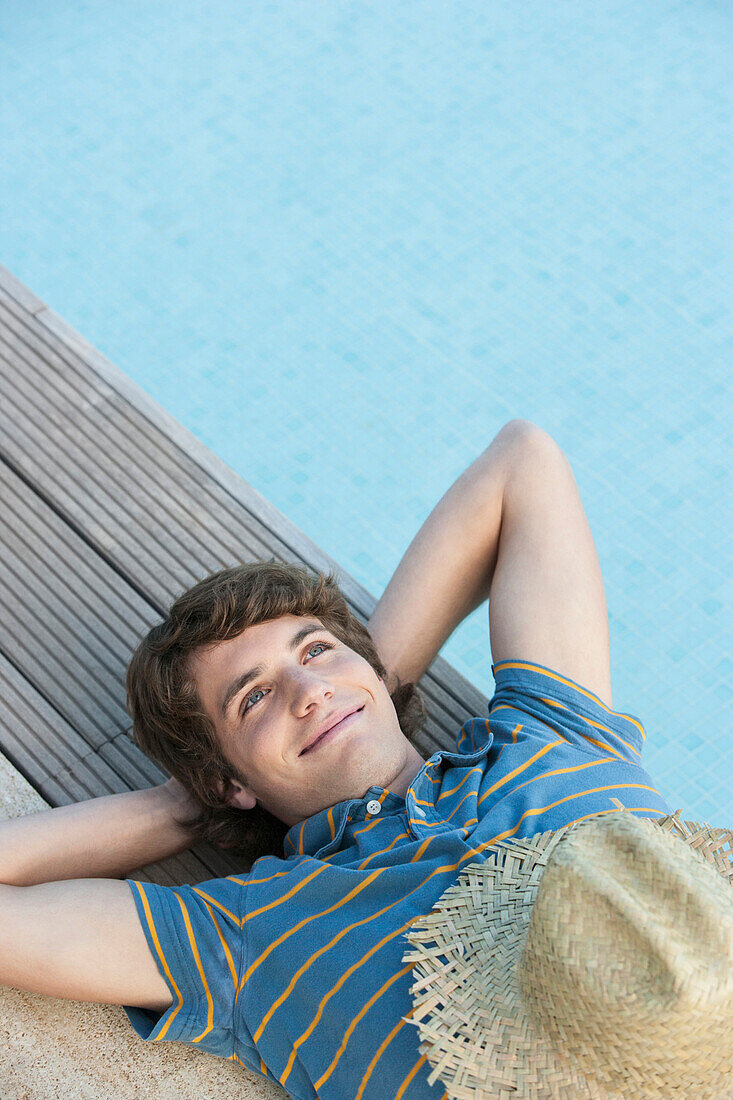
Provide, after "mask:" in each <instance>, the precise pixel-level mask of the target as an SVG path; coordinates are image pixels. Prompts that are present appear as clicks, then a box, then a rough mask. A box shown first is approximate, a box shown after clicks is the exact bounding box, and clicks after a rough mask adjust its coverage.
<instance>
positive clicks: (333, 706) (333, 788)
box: [189, 615, 424, 825]
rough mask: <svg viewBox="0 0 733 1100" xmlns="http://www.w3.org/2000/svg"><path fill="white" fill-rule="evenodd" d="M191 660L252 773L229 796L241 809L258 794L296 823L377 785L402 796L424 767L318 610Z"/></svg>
mask: <svg viewBox="0 0 733 1100" xmlns="http://www.w3.org/2000/svg"><path fill="white" fill-rule="evenodd" d="M306 631H307V636H306V633H305V632H306ZM301 635H302V636H301ZM189 668H190V671H191V673H192V675H193V676H194V678H195V680H196V685H197V689H198V694H199V698H200V699H201V703H202V704H203V707H204V710H205V711H206V713H207V714H208V715H209V717H210V718H211V720H212V721H213V723H214V727H215V729H216V731H217V735H218V738H219V742H220V744H221V747H222V750H223V752H224V755H225V756H226V758H227V759H228V760H229V761H230V762H231V763H232V764H233V765H234V766H235V767H236V768H237V769H238V771H239V772H240V773H241V774H242V775H243V776H244V777H245V778H246V785H244V786H241V785H239V784H238V785H237V787H236V791H235V794H234V795H233V796H232V798H231V800H230V801H231V803H232V805H236V806H238V807H239V808H241V809H251V808H252V807H253V806H254V805H255V803H256V802H257V803H259V804H260V805H261V806H263V807H264V808H265V809H266V810H269V811H270V813H272V814H274V815H275V816H276V817H278V818H279V819H280V820H281V821H283V822H285V824H286V825H295V824H297V822H299V821H302V820H303V819H304V818H307V817H310V816H311V815H312V814H315V813H317V812H318V811H319V810H323V809H325V808H326V807H328V806H333V805H334V804H335V803H337V802H342V801H344V800H346V799H349V798H363V797H364V794H365V792H366V791H367V790H368V789H369V787H372V786H380V787H388V788H389V789H390V791H392V792H393V793H394V794H399V795H402V796H404V794H405V792H406V790H407V788H408V786H409V784H410V782H411V781H412V779H414V777H415V776H416V775H417V773H418V771H419V770H420V768H421V767H422V764H423V762H424V761H423V758H422V757H421V756H420V755H419V753H418V752H417V751H416V750H415V749H414V748H413V747H412V745H411V744H410V742H409V741H408V740H407V738H406V737H405V736H404V734H403V733H402V730H401V729H400V726H399V722H398V721H397V714H396V712H395V709H394V704H393V703H392V700H391V698H390V696H389V692H388V690H387V687H386V685H385V684H384V682H383V681H382V680H381V678H380V677H378V676H377V674H376V672H375V671H374V669H373V668H372V666H371V665H370V664H369V662H368V661H366V660H365V659H364V658H363V657H360V656H359V655H358V653H355V652H354V650H353V649H349V647H348V646H347V645H345V644H344V643H343V642H340V641H339V640H338V638H337V637H336V635H335V634H332V633H331V632H330V631H328V630H326V629H325V628H324V627H323V626H322V625H321V623H320V622H319V620H318V619H316V618H315V617H314V616H311V615H307V616H299V615H297V616H296V615H284V616H282V617H281V618H279V619H272V620H270V621H269V622H266V623H258V624H257V625H256V626H250V627H247V629H246V630H245V631H243V632H242V633H241V634H239V635H238V636H237V637H235V638H230V639H229V640H228V641H226V642H216V643H213V644H211V645H209V646H204V647H202V648H201V649H199V650H197V651H196V652H195V653H194V654H193V656H192V658H191V660H190V664H189ZM248 672H252V676H251V679H248V681H247V683H246V684H245V683H243V682H242V678H243V676H244V675H245V674H246V673H248ZM357 710H358V711H359V713H356V714H354V716H353V717H351V718H348V719H347V720H346V721H345V722H344V723H343V724H342V725H339V726H338V728H336V729H334V730H333V731H332V732H330V733H329V734H328V736H325V737H322V738H321V739H320V740H318V741H317V743H315V742H316V740H317V739H318V738H319V735H320V733H321V731H322V730H323V729H324V728H325V727H328V726H332V725H333V723H334V722H335V721H336V720H337V718H338V717H339V716H340V715H342V714H344V713H346V712H350V711H357Z"/></svg>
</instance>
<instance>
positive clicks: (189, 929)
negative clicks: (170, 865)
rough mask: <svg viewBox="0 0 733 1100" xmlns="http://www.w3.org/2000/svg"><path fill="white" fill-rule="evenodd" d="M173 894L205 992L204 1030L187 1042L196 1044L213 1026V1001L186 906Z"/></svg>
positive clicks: (181, 899) (178, 895)
mask: <svg viewBox="0 0 733 1100" xmlns="http://www.w3.org/2000/svg"><path fill="white" fill-rule="evenodd" d="M173 893H174V894H175V896H176V898H177V899H178V904H179V905H180V907H181V912H182V913H183V921H184V924H185V925H186V933H187V935H188V942H189V944H190V945H191V953H192V955H193V957H194V961H195V962H196V969H197V970H198V972H199V977H200V979H201V984H202V985H203V987H204V990H205V991H206V1006H207V1007H206V1027H205V1028H204V1030H203V1031H202V1032H201V1034H200V1035H197V1036H196V1037H195V1038H193V1039H190V1040H189V1042H191V1043H198V1042H200V1041H201V1039H203V1038H204V1036H205V1035H208V1034H209V1032H210V1031H211V1029H212V1027H213V1026H214V1001H213V999H212V996H211V990H210V989H209V983H208V982H207V981H206V974H205V973H204V967H203V964H202V962H201V956H200V955H199V949H198V944H197V943H196V937H195V936H194V934H193V928H192V927H191V918H190V917H189V915H188V909H186V906H185V905H184V903H183V898H182V897H181V896H180V894H178V893H177V892H176V891H175V890H174V891H173Z"/></svg>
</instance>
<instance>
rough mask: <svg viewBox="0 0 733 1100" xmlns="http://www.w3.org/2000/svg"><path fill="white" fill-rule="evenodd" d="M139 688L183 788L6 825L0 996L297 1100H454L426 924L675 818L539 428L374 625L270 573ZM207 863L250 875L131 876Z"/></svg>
mask: <svg viewBox="0 0 733 1100" xmlns="http://www.w3.org/2000/svg"><path fill="white" fill-rule="evenodd" d="M486 599H488V601H489V626H490V646H491V655H492V660H493V664H492V672H493V675H494V679H495V682H496V690H495V693H494V695H493V698H492V699H491V703H490V705H489V712H488V715H484V716H480V717H475V718H471V719H469V720H468V721H466V722H465V723H464V725H463V726H462V727H461V729H460V730H457V731H456V743H455V747H454V748H453V749H452V750H451V751H445V750H441V751H438V752H435V753H433V755H432V756H430V758H429V759H427V760H426V759H424V757H423V756H422V755H421V754H420V752H418V751H417V749H416V747H415V745H414V743H413V739H414V737H415V735H416V733H417V732H418V731H419V730H420V728H421V725H422V723H423V721H424V708H423V705H422V701H421V698H420V696H419V694H418V691H417V689H416V687H415V685H416V684H417V682H418V681H419V680H420V677H421V676H422V675H423V673H424V672H425V671H426V669H427V668H428V666H429V665H430V663H431V662H432V660H433V659H434V657H435V656H436V655H437V653H438V652H439V650H440V648H441V646H442V645H443V644H444V642H445V641H446V639H447V638H448V637H449V636H450V635H451V634H452V632H453V631H454V630H455V628H456V627H457V626H458V624H459V623H460V622H462V621H463V619H464V618H465V617H466V616H467V615H469V614H470V613H471V612H472V611H474V610H475V609H476V608H477V607H478V606H479V605H480V604H481V603H482V602H483V601H485V600H486ZM127 687H128V706H129V709H130V712H131V715H132V717H133V722H134V735H135V738H136V740H137V742H138V744H139V745H140V747H141V748H142V749H143V751H145V752H146V753H147V754H148V755H149V756H150V757H152V758H154V759H155V760H156V761H157V762H158V763H159V764H160V765H161V766H162V767H164V768H165V769H166V770H167V771H168V772H169V773H170V775H171V777H172V778H171V780H169V781H168V782H167V783H165V784H163V785H161V786H160V787H156V788H152V789H150V790H147V791H137V792H131V793H129V794H123V795H112V796H108V797H105V798H101V799H92V800H90V801H88V802H86V803H80V804H77V805H75V806H66V807H61V808H58V809H54V810H49V811H48V812H46V813H43V814H36V815H31V816H29V817H27V818H23V819H19V820H17V821H15V822H7V823H5V824H4V825H0V841H4V846H3V845H2V844H0V849H1V850H2V865H0V872H1V873H0V881H2V883H3V884H4V885H2V886H0V917H2V920H1V921H0V925H1V926H2V932H0V982H2V983H3V984H6V985H12V986H17V987H20V988H23V989H28V990H32V991H35V992H41V993H45V994H48V995H51V996H57V997H68V998H72V999H74V1000H86V1001H97V1002H103V1003H115V1004H120V1005H122V1006H124V1009H125V1012H126V1013H127V1015H128V1017H129V1019H130V1021H131V1023H132V1026H133V1027H134V1028H135V1031H136V1032H137V1033H138V1035H140V1036H141V1037H142V1038H143V1039H146V1040H150V1041H153V1042H166V1041H171V1040H175V1041H179V1042H186V1043H190V1044H192V1045H193V1046H194V1047H196V1048H198V1049H200V1050H204V1051H207V1052H209V1053H211V1054H214V1055H217V1056H219V1057H221V1058H225V1059H229V1060H232V1061H234V1062H237V1063H241V1064H242V1065H244V1066H246V1067H248V1068H249V1069H251V1070H253V1071H255V1072H258V1073H261V1074H264V1075H266V1076H267V1077H268V1078H270V1079H273V1080H275V1081H278V1082H279V1083H280V1084H281V1085H282V1086H283V1088H284V1089H285V1091H286V1092H287V1093H288V1094H290V1095H291V1096H293V1097H296V1098H298V1100H306V1098H314V1097H320V1098H321V1100H331V1098H333V1100H347V1098H348V1100H351V1098H358V1100H385V1098H394V1100H398V1098H399V1100H425V1098H427V1097H435V1098H436V1100H440V1098H441V1097H443V1096H445V1095H446V1093H445V1087H444V1086H442V1085H441V1084H440V1082H439V1081H436V1082H435V1083H433V1084H430V1083H429V1081H428V1077H429V1072H430V1068H431V1067H430V1065H429V1064H427V1061H426V1056H425V1055H424V1054H421V1053H420V1050H419V1037H418V1033H417V1030H416V1028H415V1026H410V1018H411V1015H412V1012H413V1005H412V1000H411V996H410V987H411V984H412V982H413V980H414V979H413V977H412V974H411V969H410V965H409V963H408V964H407V965H405V964H404V962H403V955H404V954H405V949H406V940H405V934H406V933H407V932H408V931H409V930H410V928H411V926H412V925H413V924H414V923H415V922H416V921H417V920H419V919H420V918H421V917H424V916H425V914H429V913H430V912H431V910H432V909H433V906H434V905H435V903H436V902H437V901H438V899H439V898H440V897H441V895H443V894H444V892H445V891H446V890H447V889H448V887H450V886H451V884H453V883H455V882H456V880H457V878H458V876H459V875H460V873H461V870H462V868H464V867H465V866H466V865H467V864H468V863H470V862H475V861H477V860H481V859H482V853H486V852H487V849H489V848H490V846H491V845H492V844H496V842H497V841H498V840H505V839H507V838H521V837H529V836H532V835H533V834H535V833H541V832H545V831H547V830H557V829H561V828H564V827H566V826H568V825H570V824H572V823H575V822H580V821H583V820H584V819H586V818H588V817H590V816H592V815H596V814H599V813H609V814H611V813H618V812H619V811H620V810H621V809H624V810H627V811H631V813H633V814H636V815H640V816H642V817H653V818H659V817H660V816H664V815H667V814H668V813H669V812H670V811H669V807H668V806H667V804H666V803H665V801H664V799H663V798H662V797H661V795H660V794H659V792H658V791H657V790H656V788H655V785H654V783H653V782H652V780H651V779H650V777H649V776H648V774H647V773H646V772H645V771H644V769H643V768H642V766H641V763H640V754H641V751H642V746H643V742H644V739H645V733H644V729H643V726H642V724H641V722H640V721H639V720H638V719H637V718H635V717H633V716H632V715H629V714H623V713H620V712H617V711H614V710H613V709H612V707H613V703H612V698H611V682H610V657H609V632H608V618H607V610H606V602H605V596H604V589H603V581H602V577H601V571H600V567H599V563H598V559H597V555H596V552H595V548H594V543H593V539H592V535H591V532H590V529H589V526H588V522H587V519H586V516H585V513H584V510H583V507H582V504H581V501H580V498H579V494H578V490H577V486H576V483H575V479H574V477H573V473H572V470H571V467H570V464H569V462H568V460H567V458H566V457H565V455H564V453H563V452H562V451H561V449H560V448H559V447H558V446H557V444H556V443H555V442H554V440H553V439H552V438H551V437H550V436H549V435H548V434H547V433H546V432H545V431H543V430H542V429H541V428H539V427H538V426H537V425H535V424H533V423H531V422H529V421H526V420H513V421H510V422H509V423H508V424H506V425H505V426H504V427H503V428H502V429H501V431H500V432H499V433H498V435H497V436H496V437H495V438H494V440H493V441H492V443H491V444H490V445H489V446H488V447H487V448H486V450H485V451H483V452H482V453H481V454H480V455H479V457H478V458H477V459H476V460H475V461H474V462H473V463H472V465H470V466H469V467H468V468H467V469H466V470H465V471H464V473H463V474H462V475H461V476H460V477H459V478H458V480H457V481H456V482H455V484H454V485H453V486H451V488H450V489H449V490H448V491H447V492H446V493H445V495H444V496H443V497H442V499H441V500H440V501H439V502H438V504H437V505H436V507H435V509H434V510H433V512H432V513H431V514H430V516H429V517H428V519H427V520H426V521H425V523H424V525H423V526H422V528H421V529H420V530H419V532H418V533H417V535H416V537H415V538H414V540H413V542H412V543H411V544H410V546H409V548H408V550H407V552H406V554H405V556H404V558H403V559H402V561H401V562H400V564H399V566H398V568H397V570H396V572H395V574H394V576H393V578H392V580H391V581H390V583H389V585H388V586H387V588H386V590H385V592H384V594H383V596H382V598H381V599H380V601H379V603H378V605H377V607H376V609H375V611H374V614H373V615H372V617H371V619H370V620H369V622H368V624H367V627H366V628H365V627H364V626H363V625H362V624H361V623H360V622H359V621H358V620H357V619H356V618H355V616H354V615H353V614H352V613H351V612H350V610H349V608H348V607H347V604H346V602H345V600H344V598H343V596H342V594H341V592H340V591H339V589H338V587H337V585H336V584H335V581H334V578H333V576H332V575H331V576H328V577H324V576H323V575H320V574H314V573H311V572H310V571H308V570H305V569H301V568H299V567H295V566H291V565H287V564H281V563H277V562H255V563H247V564H244V565H241V566H238V567H235V568H232V569H226V570H223V571H222V572H219V573H216V574H214V575H212V576H210V577H207V578H205V579H204V580H202V581H201V582H200V583H198V584H197V585H195V586H194V587H193V588H192V589H190V590H189V591H187V592H185V593H184V594H183V595H182V596H180V598H179V599H177V600H176V602H175V603H174V604H173V606H172V608H171V610H170V613H169V615H168V617H167V618H166V620H165V621H164V622H163V623H161V624H160V625H157V626H156V627H154V628H153V629H152V630H151V631H150V633H149V634H148V635H147V637H146V638H144V639H143V641H142V642H141V643H140V645H139V647H138V649H137V651H136V652H135V654H134V656H133V658H132V660H131V662H130V665H129V669H128V681H127ZM3 830H5V831H4V832H3ZM23 830H25V831H23ZM201 840H207V841H210V842H212V843H214V844H216V845H220V846H222V847H226V848H231V849H233V850H234V851H235V852H236V853H237V855H241V858H242V872H241V873H240V874H233V875H228V876H227V877H226V878H221V879H214V880H211V881H207V882H201V883H199V884H198V885H195V886H191V885H183V886H178V887H164V886H159V885H155V884H151V883H148V882H141V881H137V880H135V879H130V880H123V879H121V877H116V876H123V875H126V874H129V873H131V872H132V871H133V870H134V869H135V868H140V867H142V866H145V865H147V864H148V863H151V862H155V861H158V860H161V859H164V858H166V857H167V856H170V855H173V854H175V853H177V852H181V851H183V850H185V849H186V848H188V847H190V846H192V845H194V844H196V843H197V842H199V841H201ZM483 858H485V856H484V857H483Z"/></svg>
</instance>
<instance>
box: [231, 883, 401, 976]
mask: <svg viewBox="0 0 733 1100" xmlns="http://www.w3.org/2000/svg"><path fill="white" fill-rule="evenodd" d="M323 869H324V870H326V868H325V867H324V868H323ZM386 870H387V868H386V867H380V868H379V870H377V871H372V873H371V874H370V875H368V876H367V877H366V878H365V879H364V881H363V882H361V883H359V885H358V886H355V887H354V889H353V890H351V891H350V893H348V894H346V896H345V897H343V898H341V900H340V901H338V902H337V903H336V904H335V905H331V906H330V907H329V908H328V909H324V910H323V911H322V912H321V913H313V914H311V916H309V917H305V918H304V919H303V920H302V921H299V922H298V924H295V925H293V927H292V928H289V929H288V931H287V932H283V934H282V936H278V938H277V939H276V940H274V941H273V943H271V944H269V946H268V947H267V948H266V949H265V950H264V951H263V952H262V954H261V955H259V956H258V957H257V958H256V959H255V961H254V962H253V963H252V964H251V965H250V966H248V967H247V970H246V973H245V974H244V977H243V978H242V980H241V982H240V983H239V988H240V990H241V989H242V987H243V986H244V985H245V983H246V982H248V981H249V979H250V977H251V976H252V974H253V973H254V972H255V970H256V969H257V967H258V966H259V965H260V964H261V963H263V962H264V961H265V959H266V958H267V957H268V955H270V954H271V953H272V952H273V951H274V950H275V948H276V947H279V946H280V944H281V943H284V941H285V940H287V939H289V938H290V936H293V935H294V934H295V933H296V932H299V931H300V929H301V928H305V926H306V924H310V922H311V921H312V920H318V918H319V917H326V916H328V914H329V913H335V912H336V910H337V909H340V908H341V906H342V905H345V904H346V902H347V901H351V899H352V898H355V897H356V895H357V894H360V893H361V892H362V890H365V889H366V887H367V886H369V884H370V883H371V882H373V881H374V879H375V878H379V876H380V875H383V874H384V872H385V871H386ZM311 878H313V876H312V875H311ZM269 908H271V907H270V906H269V905H266V906H265V909H269ZM260 911H261V912H263V911H264V910H260ZM249 916H254V914H253V913H250V914H249ZM246 919H247V920H248V919H249V917H247V918H246Z"/></svg>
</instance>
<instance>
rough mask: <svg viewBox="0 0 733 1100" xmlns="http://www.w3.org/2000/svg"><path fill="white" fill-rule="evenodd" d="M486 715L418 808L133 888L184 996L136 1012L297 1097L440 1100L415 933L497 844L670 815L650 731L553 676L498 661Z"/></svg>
mask: <svg viewBox="0 0 733 1100" xmlns="http://www.w3.org/2000/svg"><path fill="white" fill-rule="evenodd" d="M492 672H493V674H494V679H495V681H496V691H495V693H494V695H493V698H492V700H491V703H490V705H489V714H488V718H470V719H469V720H468V721H467V722H465V723H464V725H463V726H462V728H461V730H460V734H459V736H458V740H457V744H456V748H455V751H452V752H448V751H445V750H440V751H438V752H435V753H433V755H432V756H431V757H430V759H429V760H427V761H426V762H425V764H424V765H423V766H422V767H421V768H420V771H419V772H418V774H417V776H416V777H415V779H414V780H413V782H412V783H411V785H410V787H409V789H408V791H407V792H406V796H405V797H404V798H403V797H400V796H398V795H396V794H394V793H392V792H391V791H390V790H388V789H385V788H383V787H378V786H374V787H370V788H369V790H368V791H367V792H366V793H365V795H364V797H363V798H354V799H350V800H348V801H345V802H340V803H338V804H337V805H335V806H331V807H329V808H328V809H326V810H322V811H320V812H319V813H317V814H314V816H313V817H309V818H307V819H306V820H305V821H303V822H301V823H299V824H298V825H294V826H293V827H292V828H291V829H290V830H289V832H288V834H287V836H286V839H285V845H284V847H285V850H284V853H283V855H282V857H277V856H264V857H262V858H261V859H258V860H257V861H256V862H255V863H254V864H253V866H252V869H251V870H250V871H249V872H247V873H243V874H238V875H236V874H235V875H228V876H227V877H226V878H220V879H213V880H211V881H208V882H201V883H199V884H198V885H196V886H189V885H184V886H178V887H167V886H159V885H156V884H153V883H149V882H139V881H137V880H134V879H130V880H128V881H129V885H130V889H131V891H132V894H133V897H134V899H135V904H136V906H137V911H138V914H139V917H140V921H141V923H142V927H143V930H144V932H145V936H146V938H147V941H148V944H149V946H150V950H151V952H152V954H153V957H154V959H155V961H156V963H157V965H158V969H159V970H160V973H161V974H162V976H163V978H164V979H165V981H166V983H167V985H168V988H169V989H170V992H171V994H172V997H173V1004H172V1005H171V1007H170V1008H169V1009H168V1010H167V1011H166V1012H164V1013H162V1014H160V1015H156V1014H154V1013H148V1012H146V1011H144V1010H143V1009H140V1008H134V1007H128V1006H124V1007H125V1012H126V1013H127V1016H128V1018H129V1020H130V1022H131V1024H132V1026H133V1027H134V1029H135V1031H136V1032H137V1034H138V1035H140V1036H141V1038H143V1039H147V1040H151V1041H154V1042H166V1041H170V1040H176V1041H178V1042H184V1043H190V1044H191V1045H192V1046H194V1047H196V1048H198V1049H199V1050H204V1051H207V1052H208V1053H210V1054H214V1055H217V1056H218V1057H220V1058H226V1059H229V1060H231V1061H233V1062H237V1063H240V1064H241V1065H244V1066H246V1067H248V1068H249V1069H250V1070H254V1071H255V1072H257V1073H261V1074H264V1075H265V1076H267V1077H268V1078H270V1079H273V1080H275V1081H278V1082H279V1083H280V1084H281V1085H282V1086H283V1088H284V1089H285V1091H286V1092H287V1093H289V1094H290V1095H291V1096H292V1097H295V1098H296V1100H312V1098H313V1097H320V1098H321V1100H426V1098H427V1097H434V1098H435V1100H441V1098H442V1097H444V1096H445V1090H444V1088H443V1087H442V1086H441V1085H440V1082H436V1083H435V1084H434V1085H432V1086H431V1085H429V1084H428V1076H429V1073H430V1069H431V1067H430V1065H429V1064H427V1062H426V1056H425V1055H421V1054H420V1051H419V1038H418V1032H417V1027H416V1025H414V1024H413V1025H412V1026H410V1021H411V1017H412V1012H413V1006H412V1000H411V996H410V986H411V984H412V981H413V979H412V975H411V968H410V966H409V965H407V966H406V965H404V964H403V962H402V956H403V954H404V952H405V950H406V949H407V944H406V941H405V940H404V935H405V933H406V932H407V931H408V929H409V928H410V926H411V925H412V924H413V923H414V922H415V921H418V920H420V919H421V918H422V917H423V916H424V915H426V914H427V913H429V912H430V911H431V909H432V908H433V906H434V904H435V902H436V901H437V900H438V899H439V898H440V896H441V895H442V894H443V893H444V891H445V890H446V889H447V888H448V887H449V886H451V885H452V884H453V883H454V882H455V881H456V879H457V878H458V876H459V874H460V872H461V870H462V869H463V867H464V866H465V865H466V864H468V863H470V862H472V861H476V860H480V859H482V858H487V854H485V853H486V849H487V848H488V847H489V846H490V845H492V844H494V843H496V841H498V840H504V839H507V838H511V837H527V836H531V835H532V834H533V833H539V832H545V831H546V830H548V829H558V828H561V827H562V826H565V825H570V824H572V823H575V822H579V821H583V820H584V819H585V818H587V817H590V816H592V815H595V814H599V813H617V812H619V810H618V806H617V804H616V803H615V802H613V801H612V799H617V800H618V802H620V803H621V804H622V806H623V807H624V808H625V809H627V810H631V811H632V812H633V813H635V814H639V815H640V816H642V817H658V816H660V815H661V816H663V815H665V814H667V813H669V812H670V810H669V807H668V806H667V804H666V802H665V801H664V799H663V798H662V796H661V794H660V793H659V792H658V791H657V789H656V787H655V786H654V783H653V782H652V780H651V779H650V777H649V776H648V775H647V773H646V772H645V771H644V769H643V768H642V766H641V763H640V757H641V751H642V746H643V743H644V740H645V737H646V735H645V732H644V727H643V726H642V723H641V722H640V721H639V719H638V718H635V717H633V716H632V715H630V714H622V713H620V712H617V711H613V710H611V709H610V708H609V707H607V706H606V705H605V704H604V703H603V702H602V701H601V700H600V699H599V698H598V696H597V695H594V694H593V692H591V691H588V690H586V689H585V688H583V687H581V686H580V685H579V684H577V683H575V682H574V681H573V680H570V679H568V678H567V677H566V676H562V675H560V674H558V673H557V672H553V671H552V670H551V669H549V668H545V667H544V666H542V665H537V664H533V663H530V662H529V661H522V660H507V661H502V662H500V663H499V664H497V665H492Z"/></svg>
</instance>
